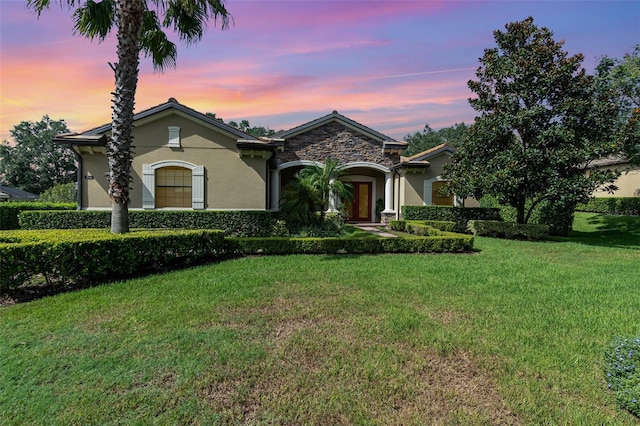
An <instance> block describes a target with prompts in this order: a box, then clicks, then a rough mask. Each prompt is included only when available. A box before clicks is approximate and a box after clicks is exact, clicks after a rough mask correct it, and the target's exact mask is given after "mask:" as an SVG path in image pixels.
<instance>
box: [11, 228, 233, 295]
mask: <svg viewBox="0 0 640 426" xmlns="http://www.w3.org/2000/svg"><path fill="white" fill-rule="evenodd" d="M3 239H4V241H5V242H0V292H2V291H7V290H9V289H12V288H15V287H18V286H20V285H22V284H24V283H26V282H29V281H30V280H31V279H32V278H33V277H34V276H35V275H38V274H42V275H43V276H44V277H45V279H46V280H47V283H50V282H52V281H75V282H104V281H107V280H114V279H122V278H127V277H131V276H135V275H141V274H146V273H150V272H157V271H163V270H168V269H172V268H175V267H178V266H180V267H182V266H186V265H191V264H195V263H200V262H203V261H206V260H209V259H212V258H214V257H215V256H216V255H219V254H220V253H223V252H224V249H225V246H224V244H225V242H224V233H223V232H222V231H215V230H181V231H180V230H178V231H176V230H173V231H168V230H166V231H165V230H163V231H160V230H155V231H133V232H130V233H127V234H111V233H109V231H107V230H85V231H84V232H82V231H78V230H73V231H51V232H42V231H39V232H38V235H36V234H35V233H28V232H27V233H23V234H20V235H17V234H16V235H8V236H6V237H3Z"/></svg>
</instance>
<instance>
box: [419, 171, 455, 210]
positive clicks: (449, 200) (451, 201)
mask: <svg viewBox="0 0 640 426" xmlns="http://www.w3.org/2000/svg"><path fill="white" fill-rule="evenodd" d="M446 184H447V181H446V180H444V179H442V178H441V177H440V176H438V177H435V178H433V179H428V180H425V181H424V195H423V199H424V203H425V204H426V205H428V206H453V205H456V204H457V203H456V202H455V197H454V196H453V195H445V194H443V193H442V192H441V190H442V189H443V188H444V186H445V185H446Z"/></svg>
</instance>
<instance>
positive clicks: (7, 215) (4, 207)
mask: <svg viewBox="0 0 640 426" xmlns="http://www.w3.org/2000/svg"><path fill="white" fill-rule="evenodd" d="M76 208H77V205H76V204H75V203H40V202H37V201H25V202H7V201H5V202H2V203H0V229H1V230H8V229H19V228H20V221H19V219H18V216H19V215H20V213H22V212H24V211H30V210H75V209H76Z"/></svg>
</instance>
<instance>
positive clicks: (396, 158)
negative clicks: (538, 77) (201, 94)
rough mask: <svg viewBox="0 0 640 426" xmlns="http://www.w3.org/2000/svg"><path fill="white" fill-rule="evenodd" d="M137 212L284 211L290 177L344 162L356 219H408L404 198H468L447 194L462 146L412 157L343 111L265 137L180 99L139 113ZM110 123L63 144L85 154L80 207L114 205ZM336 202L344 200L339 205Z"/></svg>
mask: <svg viewBox="0 0 640 426" xmlns="http://www.w3.org/2000/svg"><path fill="white" fill-rule="evenodd" d="M134 120H135V121H134V123H135V127H134V130H133V137H134V139H133V143H132V145H133V151H134V157H133V164H132V166H133V169H132V182H131V202H130V206H129V208H130V209H209V210H224V209H252V210H272V211H277V210H278V209H279V206H280V199H281V194H283V190H284V188H285V186H286V185H287V183H288V182H289V181H290V180H291V179H293V176H294V174H295V173H296V172H298V171H299V170H300V169H301V168H302V167H304V166H305V165H309V164H314V163H323V162H324V161H325V160H327V159H338V160H339V161H340V163H341V164H342V165H343V166H344V167H345V168H346V176H345V179H346V180H348V181H349V182H350V183H351V184H352V185H353V188H354V192H355V200H354V202H353V204H352V205H350V206H349V208H348V211H349V212H350V217H349V219H350V220H351V221H358V222H371V221H375V220H376V210H375V209H376V201H377V200H382V201H381V203H382V205H383V206H384V210H383V211H382V218H383V219H385V220H388V219H393V218H398V217H399V214H400V207H401V206H402V205H422V204H449V205H453V204H458V203H459V201H460V200H457V199H455V198H454V197H440V196H439V194H438V188H439V187H440V186H441V185H442V178H441V174H442V166H443V165H444V164H445V163H446V162H448V161H449V159H450V158H451V155H452V154H453V152H454V150H453V149H452V148H451V147H449V146H447V145H441V146H438V147H435V148H433V149H430V150H428V151H425V152H422V153H420V154H417V155H414V156H412V157H408V158H405V157H402V156H401V153H402V151H403V150H404V149H405V148H406V147H407V143H406V142H403V141H396V140H394V139H393V138H391V137H389V136H386V135H384V134H382V133H379V132H377V131H376V130H373V129H372V128H370V127H367V126H365V125H363V124H360V123H358V122H356V121H353V120H351V119H349V118H348V117H345V116H344V115H341V114H339V113H338V112H337V111H333V112H332V113H330V114H327V115H325V116H323V117H320V118H318V119H316V120H313V121H310V122H308V123H304V124H301V125H300V126H297V127H294V128H292V129H290V130H287V131H283V132H280V133H278V134H276V135H274V136H273V137H270V138H255V137H253V136H251V135H249V134H246V133H244V132H242V131H240V130H238V129H235V128H233V127H230V126H228V125H226V124H224V123H222V122H220V121H218V120H215V119H213V118H210V117H208V116H206V115H205V114H202V113H200V112H198V111H195V110H193V109H191V108H189V107H188V106H186V105H183V104H181V103H179V102H178V101H177V100H175V99H174V98H171V99H169V100H168V101H167V102H166V103H163V104H161V105H157V106H155V107H153V108H149V109H147V110H145V111H142V112H139V113H137V114H136V115H135V116H134ZM110 131H111V125H110V124H107V125H104V126H101V127H97V128H95V129H92V130H89V131H87V132H84V133H81V134H75V133H74V134H65V135H59V136H58V137H56V139H55V141H56V142H58V143H61V144H64V145H67V146H70V147H72V148H73V149H74V150H75V152H76V153H77V154H78V158H79V173H78V176H79V189H80V190H79V203H78V204H79V208H81V209H108V208H110V207H111V202H110V199H109V196H108V194H107V174H108V164H107V156H106V146H107V138H108V137H109V134H110ZM331 207H335V206H331Z"/></svg>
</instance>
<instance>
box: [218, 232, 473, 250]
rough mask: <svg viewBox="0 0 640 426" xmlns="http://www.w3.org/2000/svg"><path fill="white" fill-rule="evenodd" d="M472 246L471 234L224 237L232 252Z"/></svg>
mask: <svg viewBox="0 0 640 426" xmlns="http://www.w3.org/2000/svg"><path fill="white" fill-rule="evenodd" d="M472 249H473V237H472V236H470V235H460V234H447V235H441V236H435V237H412V238H274V237H271V238H227V251H228V252H229V253H235V254H267V255H284V254H342V253H356V254H362V253H433V252H439V253H441V252H451V253H460V252H465V251H470V250H472Z"/></svg>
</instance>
